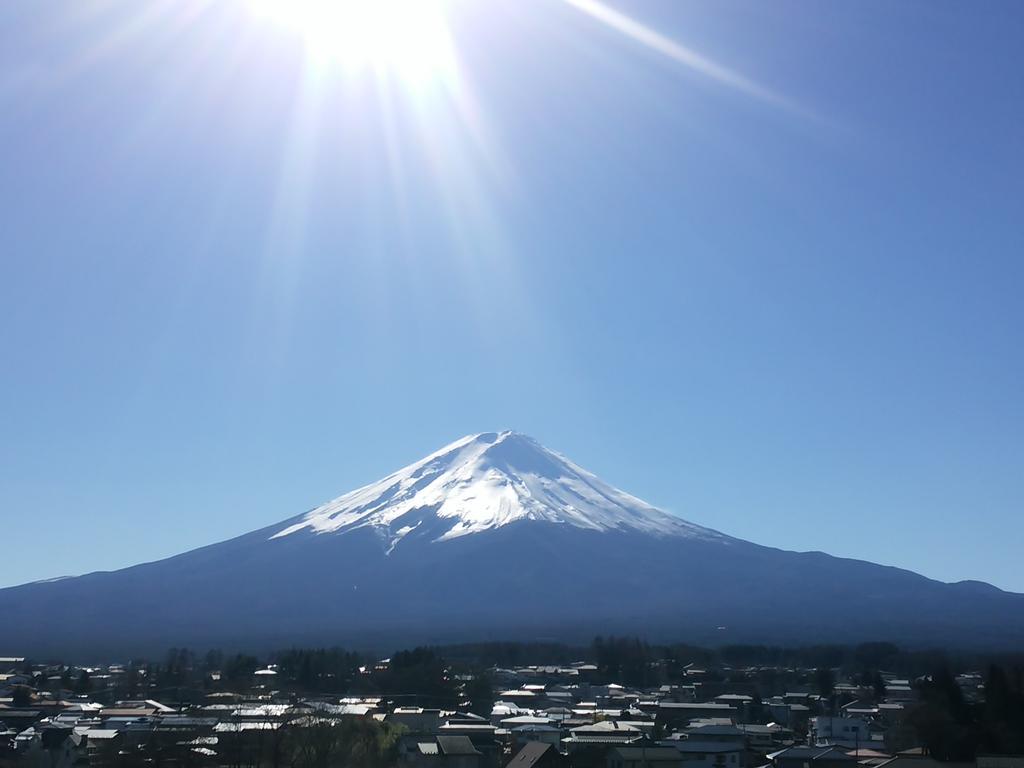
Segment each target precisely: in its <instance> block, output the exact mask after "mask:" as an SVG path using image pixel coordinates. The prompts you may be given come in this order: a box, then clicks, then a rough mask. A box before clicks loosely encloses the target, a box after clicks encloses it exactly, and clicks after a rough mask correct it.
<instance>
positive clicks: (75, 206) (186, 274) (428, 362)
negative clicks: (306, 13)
mask: <svg viewBox="0 0 1024 768" xmlns="http://www.w3.org/2000/svg"><path fill="white" fill-rule="evenodd" d="M262 1H263V2H267V0H262ZM253 5H254V0H249V2H247V0H226V1H225V2H224V3H219V4H218V3H205V2H200V1H199V0H180V1H179V2H167V1H166V0H132V1H131V2H127V0H124V1H122V0H112V1H111V2H105V3H99V2H91V0H82V2H80V3H70V2H53V0H36V1H35V2H31V3H29V2H21V3H19V2H13V3H5V4H3V5H2V6H0V147H2V153H3V155H2V157H3V162H2V172H0V206H2V208H0V210H2V214H0V267H2V272H0V341H2V351H3V357H2V364H0V365H2V369H0V370H2V371H3V375H2V376H0V510H2V513H0V531H2V534H0V538H2V540H3V541H4V542H6V546H4V547H3V549H4V557H3V558H0V585H10V584H15V583H20V582H24V581H28V580H33V579H40V578H46V577H52V576H57V575H63V574H70V573H80V572H85V571H90V570H97V569H109V568H115V567H121V566H125V565H129V564H133V563H136V562H139V561H144V560H151V559H156V558H159V557H163V556H167V555H171V554H174V553H177V552H179V551H183V550H185V549H189V548H192V547H196V546H200V545H203V544H207V543H210V542H212V541H214V540H220V539H223V538H227V537H230V536H232V535H235V534H239V533H243V532H246V531H248V530H251V529H254V528H257V527H260V526H263V525H267V524H270V523H272V522H275V521H278V520H281V519H284V518H286V517H289V516H291V515H294V514H297V513H299V512H301V511H303V510H305V509H308V508H310V507H312V506H314V505H316V504H318V503H320V502H322V501H324V500H326V499H328V498H331V497H333V496H335V495H338V494H340V493H342V492H344V491H347V490H350V489H352V488H354V487H356V486H358V485H361V484H364V483H367V482H370V481H372V480H375V479H377V478H379V477H380V476H382V475H384V474H386V473H387V472H389V471H391V470H393V469H396V468H398V467H399V466H402V465H404V464H407V463H409V462H411V461H413V460H415V459H417V458H420V457H421V456H422V455H424V454H426V453H428V452H430V451H432V450H434V449H436V448H437V447H439V446H441V445H442V444H445V443H447V442H450V441H451V440H453V439H455V438H457V437H459V436H461V435H463V434H467V433H471V432H479V431H489V430H497V429H508V428H511V429H516V430H519V431H522V432H526V433H528V434H531V435H533V436H534V437H536V438H537V439H538V440H540V441H541V442H543V443H544V444H545V445H547V446H548V447H551V448H553V449H555V450H558V451H560V452H562V453H564V454H566V455H568V456H569V457H571V458H572V459H573V460H575V461H576V462H578V463H580V464H582V465H583V466H585V467H587V468H589V469H591V470H593V471H595V472H597V473H598V474H599V475H601V476H602V477H603V478H604V479H606V480H608V481H609V482H611V483H613V484H615V485H617V486H619V487H621V488H623V489H624V490H627V491H629V492H631V493H634V494H636V495H638V496H640V497H642V498H644V499H646V500H648V501H650V502H652V503H655V504H658V505H659V506H662V507H664V508H666V509H668V510H670V511H673V512H676V513H678V514H680V515H682V516H684V517H686V518H687V519H690V520H692V521H694V522H697V523H700V524H702V525H707V526H711V527H714V528H717V529H720V530H722V531H724V532H726V533H729V534H733V535H736V536H740V537H743V538H747V539H750V540H753V541H757V542H760V543H764V544H769V545H773V546H778V547H783V548H788V549H799V550H808V549H817V550H824V551H828V552H831V553H834V554H838V555H844V556H851V557H859V558H864V559H869V560H873V561H877V562H881V563H887V564H894V565H900V566H903V567H907V568H911V569H914V570H917V571H920V572H922V573H924V574H926V575H928V576H932V577H935V578H940V579H943V580H959V579H965V578H976V579H982V580H987V581H991V582H992V583H994V584H996V585H998V586H1001V587H1004V588H1007V589H1013V590H1016V591H1024V572H1022V571H1021V569H1020V567H1019V557H1020V553H1019V549H1020V542H1021V541H1022V540H1024V514H1022V511H1024V509H1022V507H1024V440H1022V438H1021V436H1022V435H1024V353H1022V349H1024V346H1022V344H1021V335H1022V330H1024V302H1022V301H1021V295H1022V294H1021V291H1022V287H1024V266H1022V255H1024V217H1022V213H1021V212H1022V208H1021V201H1022V200H1024V142H1022V141H1021V129H1020V126H1021V124H1022V121H1024V79H1022V78H1021V77H1020V73H1021V72H1024V49H1022V48H1021V46H1020V40H1021V39H1024V6H1022V5H1021V4H1020V3H1016V2H998V1H997V0H993V1H992V2H986V3H983V4H974V3H967V2H946V1H943V2H911V1H910V0H902V1H901V2H891V0H884V1H878V2H874V1H870V0H869V1H866V2H859V3H838V2H834V3H814V2H790V1H788V0H781V1H780V2H775V3H770V4H766V3H760V2H738V1H736V0H726V1H724V2H715V3H690V2H682V1H679V2H676V1H674V0H664V1H663V2H659V1H657V0H635V1H634V2H630V3H628V4H625V3H622V4H619V5H617V6H616V5H609V6H605V8H606V9H611V13H612V15H611V16H608V15H607V14H606V15H605V16H603V17H601V18H599V17H596V16H595V14H594V10H595V6H593V5H590V4H589V3H586V2H582V1H581V2H579V3H576V4H572V3H569V2H564V1H563V0H516V2H494V3H491V2H482V1H480V2H473V1H472V0H461V1H460V0H452V2H451V7H449V8H447V9H446V10H445V12H444V13H445V15H444V24H445V25H446V29H447V32H448V33H449V35H450V37H449V42H448V45H449V49H448V51H447V53H448V54H450V61H449V62H448V64H447V65H446V66H448V67H449V69H446V70H445V71H444V72H443V73H441V74H438V73H431V72H430V71H428V72H426V74H423V72H422V71H421V70H423V69H424V67H426V66H427V65H426V64H425V63H424V62H419V61H413V62H412V65H413V67H412V68H413V69H416V75H417V76H416V77H415V78H414V77H411V76H410V75H409V72H408V67H407V68H406V69H399V68H397V67H395V66H394V63H393V62H390V61H385V62H383V63H381V62H380V61H376V60H375V62H374V65H375V66H376V67H377V68H376V70H375V71H372V72H371V71H370V70H369V66H368V65H366V64H365V63H363V64H359V63H358V62H357V63H356V64H354V65H353V64H351V62H350V63H349V64H347V65H346V66H341V64H340V63H339V62H338V61H337V60H336V59H332V58H331V56H330V55H329V52H328V53H327V54H325V53H324V52H323V51H322V50H321V51H319V52H318V53H317V55H316V56H313V55H311V50H310V45H309V41H308V39H307V38H304V37H303V36H302V34H301V33H300V32H299V31H297V29H296V28H294V27H292V26H288V25H287V24H284V23H282V22H281V21H280V20H279V19H273V18H268V16H267V15H266V14H264V15H261V14H259V13H256V12H254V10H253ZM588 11H589V12H588ZM625 12H628V14H629V17H630V19H629V24H626V25H625V26H624V25H623V23H622V22H623V20H624V17H622V16H616V15H614V14H615V13H625ZM602 18H603V20H602ZM609 19H611V20H612V21H613V22H615V23H610V22H609ZM630 24H632V25H633V26H631V25H630ZM635 25H643V26H642V27H640V26H635ZM666 46H669V47H666ZM671 46H675V47H671ZM680 52H683V53H685V54H686V55H692V54H697V55H699V56H700V57H703V58H701V59H693V58H690V59H686V57H685V56H680V55H677V54H679V53H680ZM708 62H710V63H712V64H713V66H705V65H707V64H708ZM408 64H409V62H405V64H403V66H406V65H408ZM421 65H422V66H421Z"/></svg>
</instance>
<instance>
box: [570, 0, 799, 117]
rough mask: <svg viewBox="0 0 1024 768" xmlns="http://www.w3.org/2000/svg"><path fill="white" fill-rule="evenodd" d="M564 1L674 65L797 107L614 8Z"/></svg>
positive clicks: (587, 0) (763, 98)
mask: <svg viewBox="0 0 1024 768" xmlns="http://www.w3.org/2000/svg"><path fill="white" fill-rule="evenodd" d="M564 1H565V2H566V3H568V4H569V5H571V6H572V7H574V8H576V9H577V10H580V11H582V12H583V13H585V14H587V15H588V16H590V17H591V18H593V19H595V20H597V21H599V22H601V23H602V24H604V25H605V26H607V27H609V28H611V29H614V30H615V31H617V32H620V33H622V34H623V35H625V36H626V37H628V38H630V39H631V40H634V41H636V42H638V43H640V44H641V45H644V46H646V47H647V48H649V49H650V50H652V51H655V52H657V53H660V54H662V55H663V56H667V57H668V58H670V59H672V60H673V61H675V62H677V63H679V64H682V65H683V66H685V67H687V68H688V69H691V70H693V71H694V72H697V73H698V74H701V75H703V76H704V77H707V78H710V79H711V80H714V81H715V82H717V83H720V84H721V85H725V86H727V87H729V88H731V89H733V90H736V91H739V92H741V93H744V94H746V95H747V96H751V97H753V98H755V99H758V100H760V101H764V102H767V103H770V104H773V105H775V106H779V107H786V108H793V105H791V104H790V103H789V102H788V101H786V99H784V98H783V97H782V96H780V95H779V94H777V93H775V92H774V91H772V90H771V89H769V88H766V87H765V86H763V85H761V84H760V83H757V82H755V81H754V80H751V79H750V78H748V77H746V76H745V75H742V74H740V73H739V72H736V71H735V70H733V69H730V68H729V67H726V66H724V65H722V64H719V63H718V62H716V61H714V60H713V59H710V58H708V57H707V56H704V55H702V54H699V53H697V52H696V51H693V50H691V49H690V48H687V47H686V46H684V45H682V44H680V43H678V42H676V41H675V40H673V39H671V38H670V37H666V36H665V35H663V34H661V33H660V32H658V31H656V30H654V29H651V28H650V27H648V26H646V25H644V24H641V23H640V22H639V21H637V20H636V19H634V18H632V17H631V16H628V15H626V14H625V13H622V12H620V11H617V10H615V9H614V8H610V7H609V6H607V5H605V4H604V3H601V2H599V1H598V0H564Z"/></svg>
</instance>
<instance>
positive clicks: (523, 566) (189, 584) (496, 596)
mask: <svg viewBox="0 0 1024 768" xmlns="http://www.w3.org/2000/svg"><path fill="white" fill-rule="evenodd" d="M855 522H856V521H851V524H855ZM779 525H781V526H784V525H785V521H784V520H780V521H779ZM879 535H884V533H883V532H879ZM823 544H827V542H823ZM69 628H70V629H71V630H73V631H70V632H69V631H68V630H69ZM607 633H620V634H623V633H628V634H630V635H635V636H643V637H647V638H649V639H651V640H658V639H661V640H673V641H690V642H703V643H738V642H755V643H818V642H842V643H852V642H857V641H861V640H878V639H886V640H893V641H897V642H903V643H919V644H926V643H927V644H935V643H940V644H944V645H947V646H964V647H982V646H983V647H988V648H1009V647H1014V646H1019V645H1020V644H1021V643H1024V595H1017V594H1011V593H1007V592H1003V591H1001V590H998V589H996V588H995V587H990V586H988V585H981V584H978V583H977V582H961V583H957V584H945V583H942V582H938V581H934V580H932V579H927V578H925V577H924V576H920V575H918V574H916V573H911V572H910V571H905V570H901V569H899V568H892V567H887V566H881V565H875V564H873V563H868V562H864V561H860V560H848V559H843V558H837V557H831V556H829V555H826V554H824V553H821V552H787V551H784V550H779V549H773V548H770V547H763V546H759V545H757V544H754V543H751V542H748V541H744V540H742V539H739V538H734V537H731V536H726V535H724V534H721V533H718V532H716V531H712V530H710V529H708V528H702V527H700V526H697V525H694V524H692V523H688V522H686V521H685V520H682V519H680V518H678V517H676V516H674V515H670V514H668V513H666V512H663V511H661V510H658V509H656V508H654V507H652V506H651V505H649V504H646V503H645V502H643V501H641V500H640V499H638V498H636V497H634V496H631V495H629V494H628V493H624V492H622V491H619V490H617V489H615V488H613V487H611V486H610V485H608V484H607V483H604V482H603V481H601V480H600V479H598V478H597V477H595V476H594V475H593V474H591V473H590V472H587V471H586V470H584V469H582V468H580V467H579V466H577V465H576V464H574V463H573V462H571V461H569V460H568V459H566V458H565V457H563V456H561V455H559V454H557V453H554V452H553V451H549V450H548V449H546V448H544V447H543V446H541V445H540V444H539V443H537V442H536V441H534V440H532V439H531V438H529V437H526V436H525V435H521V434H517V433H515V432H487V433H483V434H479V435H471V436H468V437H464V438H462V439H461V440H456V441H455V442H454V443H451V444H450V445H447V446H445V447H444V448H442V449H441V450H439V451H436V452H435V453H432V454H430V455H429V456H427V457H426V458H424V459H422V460H420V461H417V462H416V463H414V464H410V465H409V466H408V467H405V468H404V469H400V470H398V471H397V472H394V473H393V474H391V475H388V476H387V477H385V478H384V479H383V480H380V481H378V482H376V483H371V484H370V485H367V486H364V487H362V488H359V489H358V490H355V491H352V492H351V493H347V494H345V495H343V496H340V497H338V498H337V499H335V500H333V501H330V502H328V503H326V504H324V505H322V506H319V507H317V508H315V509H312V510H310V511H308V512H306V513H304V514H301V515H298V516H295V517H292V518H289V519H287V520H285V521H283V522H281V523H278V524H276V525H272V526H269V527H267V528H263V529H261V530H257V531H253V532H252V533H248V534H245V535H243V536H239V537H237V538H234V539H231V540H229V541H223V542H220V543H218V544H211V545H210V546H206V547H203V548H201V549H197V550H193V551H191V552H185V553H184V554H181V555H177V556H176V557H171V558H167V559H166V560H161V561H158V562H155V563H146V564H143V565H138V566H134V567H132V568H125V569H123V570H120V571H113V572H109V573H91V574H88V575H85V576H79V577H75V578H67V579H60V580H54V581H48V582H37V583H33V584H26V585H24V586H21V587H12V588H10V589H3V590H0V642H3V644H4V646H5V647H7V648H9V649H11V650H15V651H16V650H23V651H24V652H25V653H29V652H31V653H33V654H50V653H52V654H55V655H56V654H62V655H64V656H65V658H70V657H68V656H67V654H69V653H73V654H78V657H80V658H82V657H84V659H88V658H93V659H95V658H99V657H100V656H101V655H106V656H113V655H118V656H123V655H126V654H127V655H130V654H147V653H154V652H158V653H162V652H163V651H164V650H166V649H167V648H168V647H171V646H179V647H181V646H186V647H192V648H197V649H204V648H211V647H222V648H225V649H231V650H261V651H265V650H272V649H274V648H281V647H288V646H294V645H314V644H315V645H318V646H319V645H349V646H350V647H351V646H355V647H369V648H382V649H387V648H393V647H394V646H395V645H398V644H413V643H448V642H463V641H470V640H480V639H536V638H547V639H551V638H557V639H561V640H564V641H568V642H581V641H583V642H585V641H588V640H589V639H590V638H591V637H593V636H594V635H595V634H607Z"/></svg>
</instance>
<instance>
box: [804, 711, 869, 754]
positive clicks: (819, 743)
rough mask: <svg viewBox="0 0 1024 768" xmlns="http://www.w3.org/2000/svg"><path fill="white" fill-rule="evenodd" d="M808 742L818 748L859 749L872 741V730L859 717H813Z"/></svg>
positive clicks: (809, 725)
mask: <svg viewBox="0 0 1024 768" xmlns="http://www.w3.org/2000/svg"><path fill="white" fill-rule="evenodd" d="M808 727H809V732H808V741H809V742H810V743H811V744H813V745H814V746H816V747H829V746H836V747H849V748H851V749H856V748H857V747H859V746H861V745H864V744H867V743H868V742H870V741H871V729H870V727H869V726H868V722H867V721H866V720H862V719H861V718H859V717H812V718H811V719H810V722H809V724H808Z"/></svg>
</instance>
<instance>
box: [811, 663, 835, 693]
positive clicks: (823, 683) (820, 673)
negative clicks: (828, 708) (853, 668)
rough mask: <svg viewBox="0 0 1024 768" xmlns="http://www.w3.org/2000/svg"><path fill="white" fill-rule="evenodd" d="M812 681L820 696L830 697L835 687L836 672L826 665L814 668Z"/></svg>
mask: <svg viewBox="0 0 1024 768" xmlns="http://www.w3.org/2000/svg"><path fill="white" fill-rule="evenodd" d="M814 683H815V685H816V686H817V688H818V693H820V694H821V696H822V698H825V699H828V698H831V696H832V693H833V692H834V691H835V689H836V674H835V672H833V671H832V670H831V669H829V668H828V667H819V668H818V669H816V670H814Z"/></svg>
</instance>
